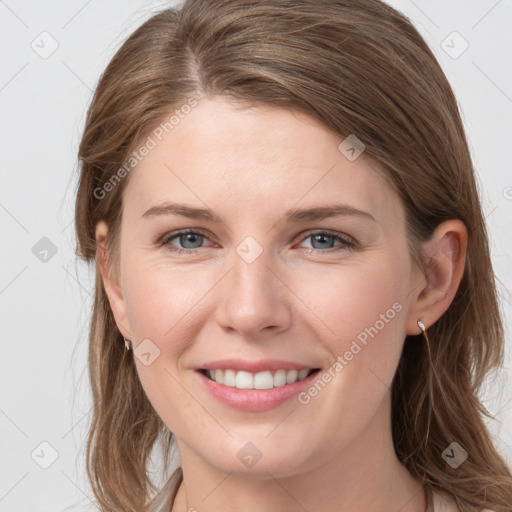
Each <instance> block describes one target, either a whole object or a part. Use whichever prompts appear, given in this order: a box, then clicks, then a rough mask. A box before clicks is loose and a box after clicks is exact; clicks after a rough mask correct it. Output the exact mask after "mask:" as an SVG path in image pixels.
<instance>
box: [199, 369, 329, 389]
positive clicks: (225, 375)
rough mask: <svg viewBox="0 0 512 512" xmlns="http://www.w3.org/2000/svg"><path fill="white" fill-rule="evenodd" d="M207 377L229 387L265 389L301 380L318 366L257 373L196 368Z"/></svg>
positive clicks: (316, 370)
mask: <svg viewBox="0 0 512 512" xmlns="http://www.w3.org/2000/svg"><path fill="white" fill-rule="evenodd" d="M198 371H199V372H200V373H201V374H202V375H204V376H205V377H206V378H207V379H209V380H211V381H213V382H216V383H217V384H221V385H223V386H226V387H230V388H237V389H253V390H266V389H272V388H278V387H282V386H287V385H291V384H295V383H296V382H301V381H303V380H305V379H307V378H308V377H310V376H311V375H313V374H314V373H317V372H318V371H320V368H303V369H300V370H297V369H292V370H287V369H284V368H281V369H277V370H263V371H260V372H257V373H253V372H249V371H245V370H235V369H229V368H216V369H200V370H198Z"/></svg>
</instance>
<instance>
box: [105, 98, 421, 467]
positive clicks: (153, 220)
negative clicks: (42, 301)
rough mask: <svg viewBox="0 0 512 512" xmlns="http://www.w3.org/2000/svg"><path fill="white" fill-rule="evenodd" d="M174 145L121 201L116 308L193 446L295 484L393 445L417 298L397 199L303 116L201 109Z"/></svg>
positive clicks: (170, 418) (149, 381) (143, 168)
mask: <svg viewBox="0 0 512 512" xmlns="http://www.w3.org/2000/svg"><path fill="white" fill-rule="evenodd" d="M168 131H169V133H168V134H167V135H165V137H162V136H161V134H160V137H157V136H156V135H155V132H154V133H153V134H151V135H150V137H152V139H153V142H155V143H156V146H155V147H153V148H152V149H150V150H149V152H148V154H147V155H146V156H145V157H143V158H142V159H141V162H140V163H139V164H138V166H137V167H136V168H135V169H134V170H133V171H132V173H131V176H130V178H129V183H128V184H127V188H126V190H125V193H124V198H123V205H124V206H123V216H122V225H121V239H120V271H121V272H120V287H119V289H120V295H119V297H120V299H119V301H118V302H117V303H116V304H115V305H114V306H113V309H114V313H115V316H116V320H117V322H118V325H119V326H120V328H121V330H122V332H123V334H124V335H125V336H126V337H129V338H130V339H131V340H132V343H133V348H134V354H133V355H134V357H135V363H136V367H137V371H138V374H139V376H140V380H141V383H142V385H143V387H144V390H145V392H146V393H147V396H148V398H149V400H150V401H151V403H152V405H153V407H154V408H155V410H156V412H157V413H158V414H159V416H160V417H161V418H162V420H163V421H164V423H165V424H166V425H167V427H168V428H169V429H170V430H171V431H172V432H173V433H174V434H175V435H176V437H177V439H178V443H179V445H180V446H181V448H183V449H185V447H186V449H187V450H188V451H189V452H190V453H194V455H195V456H196V457H199V458H200V459H201V460H203V461H205V462H206V463H208V464H209V465H211V466H213V467H215V468H217V469H219V470H221V471H223V472H234V473H240V474H242V473H248V472H251V473H253V474H254V473H259V472H261V474H262V475H263V474H266V472H267V471H268V472H270V473H271V474H272V475H274V476H285V475H291V474H294V473H298V472H304V471H308V470H311V469H314V468H315V467H319V466H320V465H321V464H324V463H325V462H326V461H328V460H329V459H333V458H335V457H337V456H339V454H340V453H341V452H342V451H343V450H344V449H345V448H347V447H348V446H350V445H351V444H352V443H354V442H355V441H356V439H357V438H358V437H360V436H361V435H362V434H363V432H366V433H368V432H370V431H371V430H372V429H374V431H376V432H377V431H382V432H384V431H386V432H387V431H388V430H389V407H390V392H389V391H390V389H389V388H390V385H391V382H392V379H393V375H394V373H395V370H396V367H397V364H398V361H399V358H400V354H401V350H402V345H403V341H404V338H405V336H406V334H408V333H409V332H408V331H409V327H408V326H410V325H411V322H412V321H413V320H412V318H409V317H410V316H411V311H410V306H411V304H410V301H411V298H412V297H413V296H414V294H411V293H410V292H411V291H412V290H414V288H415V286H417V284H418V274H416V271H414V270H413V266H412V263H411V259H410V256H409V253H408V249H407V243H406V237H405V216H404V209H403V206H402V204H401V201H400V199H399V197H398V196H397V195H396V194H395V192H394V191H393V190H392V189H391V187H390V186H389V185H388V184H387V183H386V181H385V180H384V179H383V178H382V177H381V176H380V175H379V173H378V171H377V170H376V169H374V168H372V167H371V164H370V163H369V161H368V160H367V159H366V157H365V154H364V152H363V153H362V154H361V155H360V156H358V157H357V154H358V151H359V150H360V149H361V148H360V147H357V146H356V147H354V151H351V149H350V139H349V140H348V141H346V142H345V143H344V145H342V146H341V149H340V148H339V146H340V143H342V142H343V140H344V138H341V137H339V136H336V135H333V134H332V133H330V132H329V131H327V130H326V129H325V128H324V127H323V126H322V125H321V124H320V123H318V122H317V121H315V120H313V119H311V118H309V117H307V116H305V115H302V114H298V113H296V112H295V113H294V112H292V111H289V110H284V109H277V108H270V107H257V108H253V109H245V110H242V109H240V108H236V107H234V106H233V104H230V103H228V102H227V100H225V99H222V98H217V99H202V100H200V101H199V103H198V105H197V106H196V107H195V108H193V109H191V111H190V113H189V114H188V115H186V116H183V117H182V118H180V120H179V123H177V124H176V125H175V126H174V127H173V128H172V130H168ZM156 133H160V132H156ZM164 134H165V131H164ZM355 135H357V134H355ZM159 138H161V139H162V140H159ZM145 142H147V141H145ZM148 146H153V143H150V144H148ZM356 157H357V158H356ZM327 207H330V208H332V210H331V211H327V210H324V209H326V208H327ZM180 212H181V214H180ZM325 212H327V214H324V213H325ZM329 213H331V214H332V215H329ZM333 213H336V214H335V215H334V214H333ZM182 230H187V231H188V230H190V232H192V233H193V234H189V235H183V234H182V235H181V236H180V235H179V232H180V231H182ZM180 250H181V252H179V251H180ZM111 302H112V299H111ZM205 369H211V370H214V372H213V375H214V377H215V378H217V379H218V380H219V382H214V381H213V380H210V378H209V377H208V376H207V375H206V373H207V372H205V371H204V370H205ZM215 370H216V371H215ZM299 370H304V371H302V372H299ZM311 370H316V371H315V372H314V373H313V374H311V375H309V377H306V378H305V379H304V380H299V381H296V379H297V378H303V377H304V374H306V373H309V372H311ZM221 382H224V383H221ZM286 382H290V384H287V383H286ZM255 386H256V387H257V388H266V389H252V388H253V387H255ZM375 429H377V430H375Z"/></svg>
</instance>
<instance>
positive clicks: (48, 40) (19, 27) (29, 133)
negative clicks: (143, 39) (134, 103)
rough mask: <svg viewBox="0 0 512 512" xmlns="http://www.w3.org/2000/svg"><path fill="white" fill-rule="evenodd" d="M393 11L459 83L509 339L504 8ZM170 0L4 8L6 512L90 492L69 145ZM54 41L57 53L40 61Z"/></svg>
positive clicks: (426, 4)
mask: <svg viewBox="0 0 512 512" xmlns="http://www.w3.org/2000/svg"><path fill="white" fill-rule="evenodd" d="M390 3H391V5H393V6H395V7H397V8H398V9H400V10H402V11H403V12H405V13H406V14H407V15H408V16H409V17H410V18H411V19H412V21H413V22H414V23H415V25H416V26H417V27H418V28H419V30H420V32H421V33H422V34H423V36H424V37H425V38H426V39H427V41H428V42H429V44H430V45H431V47H432V48H433V50H434V52H435V53H436V55H437V56H438V58H439V60H440V62H441V65H442V66H443V68H444V70H445V72H446V73H447V76H448V78H449V80H450V82H451V83H452V85H453V87H454V89H455V93H456V95H457V98H458V101H459V104H460V106H461V109H462V114H463V118H464V122H465V125H466V129H467V132H468V136H469V140H470V144H471V149H472V154H473V157H474V162H475V166H476V169H477V171H478V175H479V179H480V182H481V186H482V199H483V204H484V210H485V213H486V219H487V222H488V227H489V232H490V236H491V245H492V256H493V261H494V265H495V269H496V274H497V277H498V278H499V280H500V283H501V284H500V293H501V296H502V307H503V311H504V313H505V315H506V322H507V332H508V333H510V332H511V322H512V314H511V307H510V304H511V290H512V270H511V269H512V240H511V238H512V237H511V236H510V225H511V221H512V188H511V187H512V172H511V167H510V153H509V149H510V146H511V144H512V143H511V135H512V130H511V128H512V58H511V56H512V30H511V27H512V1H511V0H500V1H496V0H472V1H467V0H450V1H445V0H435V1H432V0H429V1H427V0H416V1H411V0H393V1H391V2H390ZM168 5H170V3H169V2H167V3H165V2H156V1H153V2H151V1H145V2H143V1H137V0H129V1H120V0H115V1H108V2H100V1H99V0H89V1H86V0H73V1H64V0H61V1H55V0H54V1H48V2H37V1H35V0H27V1H21V0H20V1H16V0H6V1H1V0H0V24H1V25H0V26H1V29H0V47H1V48H2V53H1V60H0V109H1V110H0V112H1V118H0V119H1V122H0V130H1V132H0V140H1V147H2V152H1V156H2V159H1V171H0V172H1V174H0V176H1V180H2V181H1V186H0V226H1V230H2V240H3V244H4V251H3V253H2V255H3V256H2V265H1V270H0V304H1V308H0V315H1V316H0V325H1V332H2V337H1V357H0V389H1V395H0V434H1V435H0V461H1V465H0V511H1V512H7V511H9V512H15V511H16V512H17V511H31V512H39V511H41V512H42V511H58V510H62V509H63V508H65V507H67V506H68V505H69V504H71V503H73V502H76V501H83V500H85V501H87V496H90V497H92V494H91V492H90V488H89V486H88V483H87V480H86V478H85V471H84V466H83V446H84V440H85V434H86V427H87V424H88V421H89V420H90V411H91V402H90V398H89V394H88V382H87V373H86V371H85V370H86V344H87V323H88V318H89V309H90V306H91V290H92V284H93V281H92V276H93V272H92V271H91V270H88V269H87V267H86V266H84V265H83V264H81V263H79V264H76V260H75V257H74V252H73V251H74V227H73V223H72V221H73V200H74V197H73V194H74V190H75V185H76V151H77V146H78V142H79V138H80V134H81V131H82V128H83V124H84V116H85V112H86V108H87V106H88V104H89V101H90V99H91V91H92V89H93V88H94V86H95V84H96V82H97V80H98V78H99V75H100V73H101V71H102V70H103V69H104V67H105V66H106V65H107V63H108V61H109V60H110V58H111V57H112V55H113V53H114V52H115V50H116V49H117V48H118V47H119V45H120V44H121V42H122V40H123V39H124V38H125V37H126V36H127V35H128V34H129V33H130V32H131V31H132V30H133V29H135V28H136V27H137V26H138V25H140V24H141V23H142V22H143V21H144V20H145V19H147V18H148V17H149V16H150V15H151V14H152V13H153V12H155V11H157V10H159V8H161V7H164V6H168ZM44 31H46V32H48V33H49V34H50V36H48V35H40V34H41V33H42V32H44ZM453 31H456V32H458V33H459V34H460V36H461V37H462V38H464V40H466V41H467V43H468V44H469V48H468V49H467V50H466V51H465V52H464V53H462V54H461V55H460V56H458V58H453V56H456V55H455V54H458V53H460V51H461V50H462V49H463V46H462V45H463V44H464V42H463V40H462V39H460V37H459V36H457V35H455V36H454V35H451V34H452V32H453ZM447 38H448V39H447ZM54 41H55V42H54ZM443 41H445V42H444V43H443ZM52 44H53V45H55V44H58V48H57V49H56V51H55V52H54V53H53V54H52V55H50V56H47V55H44V54H43V55H42V56H43V57H47V58H42V57H41V56H40V54H41V53H43V52H48V51H50V50H51V49H52ZM31 45H33V46H34V47H35V48H37V50H38V51H39V53H40V54H38V53H37V52H36V51H34V49H33V48H32V47H31ZM450 47H452V48H451V49H450ZM447 51H448V52H451V53H452V56H450V55H449V54H448V53H447ZM43 237H47V238H48V239H49V240H51V242H52V244H54V246H55V248H56V250H57V252H56V254H55V255H54V256H52V253H51V252H49V253H48V254H47V255H46V258H47V261H46V262H44V261H41V260H40V258H41V257H44V253H40V254H39V257H37V256H36V254H34V252H33V250H32V249H33V247H34V246H36V244H37V243H38V242H39V241H40V239H41V238H43ZM39 243H43V244H44V243H48V242H39ZM37 247H39V246H36V248H37ZM35 252H36V253H37V250H36V251H35ZM510 348H511V343H510V334H508V335H507V347H506V353H507V361H506V368H505V369H504V370H503V371H502V372H500V373H499V374H498V375H496V378H495V379H493V380H489V383H488V386H487V390H486V393H485V395H484V397H485V398H486V400H487V401H486V404H487V406H488V408H489V410H490V411H491V412H492V413H494V414H495V415H496V416H497V418H498V420H499V421H498V422H491V423H490V428H491V431H492V433H493V434H494V436H495V439H496V443H497V445H498V447H499V450H500V451H501V452H502V453H503V454H504V456H505V457H506V458H507V460H508V462H509V464H512V448H511V445H512V428H511V427H512V372H511V370H510V362H511V355H510ZM41 443H49V445H51V447H50V446H48V445H46V444H44V445H41ZM468 448H471V447H468ZM53 450H55V452H56V453H55V455H56V456H57V458H56V460H55V461H53V463H52V460H53V459H52V454H54V452H53ZM36 461H37V462H36ZM50 463H51V465H50V466H49V467H48V468H47V469H43V468H42V467H41V466H40V465H41V464H42V465H45V464H46V465H48V464H50Z"/></svg>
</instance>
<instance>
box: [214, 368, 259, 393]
mask: <svg viewBox="0 0 512 512" xmlns="http://www.w3.org/2000/svg"><path fill="white" fill-rule="evenodd" d="M217 372H218V370H215V373H217ZM253 383H254V378H253V376H252V373H249V372H243V371H241V372H237V374H236V383H235V387H237V388H238V389H253Z"/></svg>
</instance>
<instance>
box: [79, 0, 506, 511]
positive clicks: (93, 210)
mask: <svg viewBox="0 0 512 512" xmlns="http://www.w3.org/2000/svg"><path fill="white" fill-rule="evenodd" d="M213 95H222V96H223V97H225V98H229V99H231V100H235V101H241V102H245V103H247V104H255V105H258V104H261V105H270V106H276V107H284V108H291V109H294V110H297V111H301V112H303V113H306V114H308V115H310V116H312V117H313V118H316V119H318V120H320V121H321V122H322V123H323V125H324V126H325V127H326V128H327V129H329V130H331V131H332V132H334V133H336V134H338V135H339V136H341V137H345V136H347V135H349V134H356V136H357V137H358V138H359V139H360V140H361V141H363V143H364V144H365V146H366V149H365V155H366V156H367V158H371V159H373V160H374V161H375V162H377V164H378V166H379V167H380V168H381V169H383V170H384V171H385V173H386V176H387V177H388V179H389V181H390V183H392V185H393V187H394V188H395V189H396V191H397V192H398V193H399V195H400V197H401V200H402V202H403V204H404V207H405V209H406V217H407V237H408V241H409V246H410V253H411V257H412V258H413V260H414V261H415V262H417V263H418V264H420V265H423V268H425V266H424V263H425V259H426V258H427V255H424V254H422V253H421V250H420V247H421V246H420V243H421V242H423V241H426V240H428V239H429V237H430V236H431V234H432V232H433V231H434V229H435V228H436V227H437V226H438V225H439V224H440V223H441V222H443V221H445V220H447V219H460V220H462V221H463V222H464V224H465V225H466V227H467V230H468V237H469V242H468V248H467V256H466V258H467V259H466V265H465V270H464V275H463V278H462V281H461V283H460V286H459V289H458V291H457V294H456V296H455V298H454V300H453V302H452V304H451V305H450V307H449V308H448V310H447V311H446V312H445V314H444V315H443V316H442V317H441V318H440V319H439V320H438V321H437V322H436V323H435V324H434V325H432V326H431V327H430V328H429V330H428V336H429V339H430V345H426V344H425V343H421V342H419V339H418V337H417V336H408V337H407V338H406V340H405V344H404V349H403V354H402V358H401V360H400V363H399V366H398V369H397V372H396V375H395V378H394V381H393V387H392V431H393V441H394V445H395V450H396V453H397V456H398V458H399V459H400V460H401V461H402V463H403V464H404V465H405V467H406V468H407V469H408V470H409V471H410V473H411V474H412V475H414V476H417V477H419V478H421V479H422V480H423V481H424V482H425V486H426V489H427V490H428V493H427V496H429V500H430V501H431V492H432V490H442V491H445V492H447V493H448V494H449V495H451V496H452V497H453V498H454V499H455V501H456V503H457V505H458V506H459V507H460V509H461V510H462V511H464V512H466V511H479V510H481V509H482V508H490V509H494V510H495V511H496V512H505V511H510V504H511V503H512V475H511V472H510V469H509V468H508V467H507V465H506V464H505V462H504V459H503V458H502V457H501V456H500V454H499V453H498V452H497V450H496V449H495V447H494V445H493V442H492V439H491V436H490V434H489V431H488V429H487V427H486V425H485V423H484V421H483V416H484V415H486V416H488V417H491V415H490V413H489V412H488V411H487V410H486V409H485V407H484V406H483V404H482V403H481V401H480V400H479V398H478V393H479V390H480V388H481V385H482V383H483V380H484V377H485V376H486V374H487V373H489V371H490V370H492V369H494V368H498V367H499V366H501V365H502V364H503V344H504V332H503V325H502V320H501V318H500V311H499V304H498V298H497V292H496V287H495V278H494V274H493V269H492V264H491V259H490V254H489V246H488V238H487V232H486V226H485V223H484V217H483V214H482V209H481V205H480V200H479V196H478V190H477V186H476V183H475V175H474V169H473V164H472V161H471V158H470V153H469V150H468V144H467V140H466V136H465V132H464V128H463V124H462V120H461V117H460V115H459V110H458V107H457V103H456V99H455V97H454V94H453V92H452V89H451V87H450V85H449V83H448V81H447V79H446V77H445V75H444V73H443V71H442V69H441V67H440V65H439V64H438V62H437V61H436V58H435V57H434V55H433V53H432V51H431V50H430V49H429V47H428V46H427V44H426V43H425V41H424V40H423V39H422V37H421V36H420V34H419V33H418V31H417V30H416V29H415V27H414V26H413V25H412V23H411V22H410V21H409V20H408V19H407V18H406V17H405V16H404V15H403V14H401V13H399V12H397V11H396V10H394V9H393V8H391V7H390V6H388V5H386V4H385V3H383V2H381V1H379V0H280V1H279V2H276V1H275V0H229V1H226V0H187V1H185V3H184V4H183V5H182V6H181V7H180V8H178V9H166V10H164V11H162V12H160V13H158V14H156V15H154V16H153V17H152V18H151V19H149V20H148V21H147V22H145V23H144V24H143V25H142V26H141V27H140V28H138V29H137V30H136V31H135V32H134V33H133V34H132V35H131V36H130V37H129V38H128V39H127V40H126V41H125V43H124V44H123V45H122V47H121V48H120V49H119V50H118V52H117V53H116V55H115V56H114V57H113V59H112V60H111V62H110V63H109V65H108V67H107V68H106V70H105V72H104V73H103V75H102V77H101V79H100V81H99V84H98V86H97V88H96V91H95V94H94V98H93V100H92V104H91V106H90V108H89V110H88V114H87V120H86V126H85V130H84V133H83V137H82V140H81V144H80V148H79V160H80V164H81V169H80V181H79V186H78V192H77V199H76V230H77V238H78V243H77V254H78V255H79V256H80V257H82V258H84V259H86V260H88V261H91V262H92V261H94V259H95V255H96V242H95V226H96V224H97V222H98V221H100V220H105V222H106V223H107V225H108V226H109V232H108V239H107V245H108V251H109V256H110V258H111V260H112V261H114V262H115V261H118V257H119V255H118V253H117V245H116V242H117V239H118V231H119V225H120V219H121V215H122V204H123V200H122V197H123V190H124V187H125V186H126V183H127V181H128V180H129V174H128V175H127V176H125V177H123V178H122V179H120V180H118V181H116V182H115V183H114V181H112V180H113V179H114V178H115V175H116V173H117V177H118V178H119V169H120V168H121V167H122V166H123V165H124V164H125V162H126V160H127V158H129V156H130V154H131V152H132V151H133V150H134V148H137V146H138V145H139V144H140V143H141V141H142V140H144V138H145V137H147V135H148V133H150V131H151V130H152V129H154V128H155V126H157V125H158V123H161V122H162V119H166V118H168V117H169V115H170V113H172V111H173V110H174V109H176V108H179V107H180V106H181V105H184V104H187V102H188V103H190V100H191V98H192V99H193V98H197V99H199V100H200V98H201V97H208V96H213ZM107 182H108V183H110V184H111V186H110V187H106V184H107ZM113 183H114V185H115V186H112V184H113ZM107 189H109V191H108V193H101V194H100V193H98V190H103V191H105V190H107ZM110 189H111V190H110ZM100 196H102V197H100ZM103 196H104V197H103ZM89 341H90V345H89V372H90V380H91V387H92V393H93V403H94V415H93V419H92V424H91V428H90V432H89V437H88V442H87V471H88V476H89V479H90V481H91V484H92V487H93V491H94V494H95V496H96V498H97V499H98V501H99V503H100V505H101V507H102V509H103V510H104V511H112V512H114V511H116V512H119V511H121V510H122V511H133V512H135V511H139V510H142V509H143V508H144V504H145V503H146V502H147V500H148V498H149V497H150V493H151V492H152V491H154V490H155V489H156V486H155V485H154V483H153V482H152V481H151V480H150V478H149V476H148V474H147V465H148V462H149V459H150V455H151V451H152V449H153V447H154V446H155V443H156V442H157V441H163V446H164V448H163V464H164V467H165V468H167V467H168V462H169V461H168V456H169V447H170V446H171V441H172V433H171V432H169V430H168V429H167V428H166V427H165V425H164V424H163V422H162V421H161V419H160V418H159V417H158V415H157V414H156V412H155V411H154V409H153V408H152V406H151V405H150V403H149V400H148V399H147V397H146V395H145V393H144V390H143V388H142V386H141V384H140V382H139V379H138V376H137V372H136V368H135V364H134V361H133V358H132V357H128V356H127V355H126V353H125V350H124V345H123V337H122V335H121V334H120V332H119V331H118V329H117V326H116V323H115V321H114V318H113V315H112V312H111V310H110V306H109V302H108V299H107V296H106V293H105V290H104V287H103V283H102V280H101V277H100V274H99V271H98V269H97V270H96V289H95V297H94V306H93V311H92V318H91V326H90V340H89ZM428 346H429V347H430V350H427V348H428ZM453 441H456V442H458V443H459V444H460V445H461V446H462V447H463V448H465V449H466V450H467V451H468V452H469V457H468V458H467V459H466V460H465V461H464V462H463V463H462V464H461V465H460V466H459V467H457V468H455V469H454V468H452V467H450V466H449V465H448V464H447V463H446V462H445V460H444V459H443V458H442V452H443V451H444V450H445V449H446V448H447V447H448V446H449V445H450V444H451V443H452V442H453Z"/></svg>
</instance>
